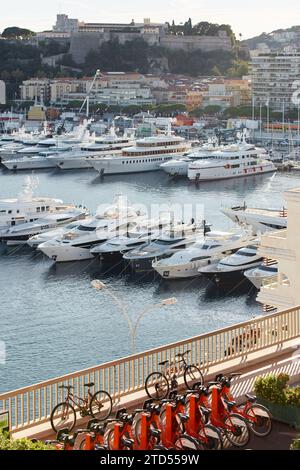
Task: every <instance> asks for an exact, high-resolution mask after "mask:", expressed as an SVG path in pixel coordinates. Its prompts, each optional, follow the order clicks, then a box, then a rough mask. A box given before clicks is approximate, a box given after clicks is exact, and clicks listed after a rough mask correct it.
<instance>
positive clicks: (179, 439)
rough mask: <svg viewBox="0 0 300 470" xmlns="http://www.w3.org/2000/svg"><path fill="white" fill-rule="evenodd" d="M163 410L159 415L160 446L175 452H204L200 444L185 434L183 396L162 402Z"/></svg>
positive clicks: (185, 418)
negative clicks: (160, 426)
mask: <svg viewBox="0 0 300 470" xmlns="http://www.w3.org/2000/svg"><path fill="white" fill-rule="evenodd" d="M163 402H164V403H166V408H165V410H164V411H163V412H162V413H161V415H160V418H161V425H162V429H163V432H162V445H163V446H164V447H165V448H167V449H175V450H204V447H203V445H202V443H201V442H200V441H199V440H198V439H196V438H194V437H193V436H191V435H189V434H188V433H186V432H185V426H184V423H185V422H186V421H187V420H188V417H187V416H186V415H184V413H183V412H184V407H185V396H179V395H177V396H176V397H175V398H174V399H166V400H163Z"/></svg>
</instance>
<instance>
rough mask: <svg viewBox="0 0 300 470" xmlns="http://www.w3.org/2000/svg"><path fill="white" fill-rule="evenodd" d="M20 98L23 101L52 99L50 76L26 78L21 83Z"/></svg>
mask: <svg viewBox="0 0 300 470" xmlns="http://www.w3.org/2000/svg"><path fill="white" fill-rule="evenodd" d="M20 98H21V100H22V101H34V100H36V99H41V98H42V100H44V101H48V100H49V99H50V80H49V79H48V78H31V79H29V80H24V81H23V83H22V85H20Z"/></svg>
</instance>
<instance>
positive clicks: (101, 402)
mask: <svg viewBox="0 0 300 470" xmlns="http://www.w3.org/2000/svg"><path fill="white" fill-rule="evenodd" d="M111 410H112V398H111V396H110V394H109V393H108V392H105V391H104V390H99V391H98V392H96V393H95V394H94V395H93V396H92V398H91V402H90V413H91V415H92V416H93V418H96V419H98V420H99V421H104V420H105V419H107V418H108V417H109V415H110V413H111Z"/></svg>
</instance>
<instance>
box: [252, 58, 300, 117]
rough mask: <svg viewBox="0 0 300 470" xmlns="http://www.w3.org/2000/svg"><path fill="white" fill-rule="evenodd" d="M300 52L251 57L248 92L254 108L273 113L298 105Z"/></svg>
mask: <svg viewBox="0 0 300 470" xmlns="http://www.w3.org/2000/svg"><path fill="white" fill-rule="evenodd" d="M299 80H300V53H297V52H291V53H284V52H280V53H269V54H259V55H258V56H256V57H252V90H253V99H254V103H255V105H258V106H259V105H263V106H266V105H267V104H268V103H269V106H270V108H271V109H272V110H274V111H282V110H283V109H285V110H289V109H293V108H295V107H297V106H298V95H299V93H300V86H299V83H300V82H299Z"/></svg>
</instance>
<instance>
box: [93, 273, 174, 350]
mask: <svg viewBox="0 0 300 470" xmlns="http://www.w3.org/2000/svg"><path fill="white" fill-rule="evenodd" d="M91 286H92V287H93V288H94V289H96V290H97V291H102V290H103V291H105V292H106V293H107V294H108V295H109V296H110V298H111V299H112V300H113V302H114V303H115V305H117V307H118V308H119V309H120V311H121V312H122V313H123V316H124V318H125V320H126V321H127V324H128V327H129V331H130V336H131V350H132V354H135V352H136V335H137V330H138V327H139V325H140V323H141V320H142V319H143V318H144V317H145V315H147V314H148V313H149V312H152V311H153V310H156V309H157V308H161V307H166V306H170V305H174V304H176V303H177V299H176V298H175V297H171V298H168V299H164V300H162V301H161V302H158V303H156V304H150V305H148V306H147V307H146V308H144V309H143V310H142V311H141V312H140V313H139V315H138V317H137V319H136V321H135V322H134V323H133V322H132V320H131V318H130V316H129V314H128V309H127V307H126V306H125V305H124V303H123V302H122V301H121V300H120V299H119V298H118V297H117V296H116V295H115V294H114V293H113V292H112V290H111V289H110V288H109V287H108V286H107V285H106V284H104V282H102V281H100V280H98V279H95V280H94V281H92V282H91Z"/></svg>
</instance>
